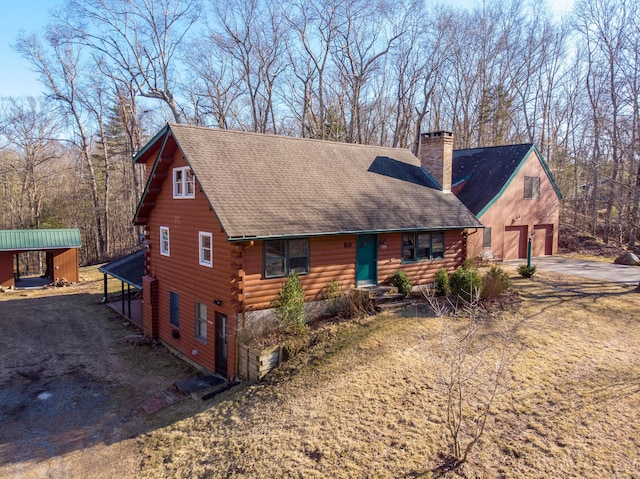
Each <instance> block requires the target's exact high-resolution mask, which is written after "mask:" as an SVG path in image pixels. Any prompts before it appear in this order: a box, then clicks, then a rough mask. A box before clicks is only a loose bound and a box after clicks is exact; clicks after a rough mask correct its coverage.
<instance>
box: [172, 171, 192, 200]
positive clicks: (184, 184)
mask: <svg viewBox="0 0 640 479" xmlns="http://www.w3.org/2000/svg"><path fill="white" fill-rule="evenodd" d="M178 173H183V175H182V178H181V179H180V181H179V182H178V180H177V178H176V177H177V176H178ZM189 174H190V175H191V181H188V175H189ZM172 178H173V199H176V200H181V199H190V198H195V197H196V177H195V175H194V174H193V170H192V169H191V168H190V167H189V166H180V167H178V168H174V169H173V175H172ZM178 185H180V186H181V189H182V192H178ZM189 185H191V193H189V192H188V191H189V188H188V186H189Z"/></svg>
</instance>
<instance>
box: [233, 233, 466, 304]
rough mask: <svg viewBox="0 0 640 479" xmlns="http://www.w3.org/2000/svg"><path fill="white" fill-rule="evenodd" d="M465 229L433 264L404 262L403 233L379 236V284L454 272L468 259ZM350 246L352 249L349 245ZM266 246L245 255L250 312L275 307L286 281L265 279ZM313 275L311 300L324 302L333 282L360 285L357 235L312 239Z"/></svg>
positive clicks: (305, 280) (306, 282)
mask: <svg viewBox="0 0 640 479" xmlns="http://www.w3.org/2000/svg"><path fill="white" fill-rule="evenodd" d="M465 243H466V242H465V235H464V230H452V231H446V232H445V257H444V259H436V260H431V261H418V262H412V263H402V261H401V258H402V233H387V234H380V235H378V244H379V245H382V244H384V245H385V246H386V248H380V246H379V247H378V263H377V264H378V283H384V282H385V281H386V280H387V279H388V277H389V276H391V275H392V274H393V273H394V272H395V271H397V270H403V271H405V272H406V273H407V276H408V277H409V280H410V281H411V283H412V284H413V285H418V284H426V283H432V282H433V280H434V277H435V274H436V272H437V271H438V270H439V269H440V268H446V269H447V270H448V271H453V270H454V269H455V268H457V267H458V266H460V265H461V264H462V262H463V261H464V260H465V258H466V256H465V254H466V253H465ZM346 245H350V246H346ZM262 254H263V245H262V241H256V243H255V245H254V246H253V247H252V248H250V249H248V250H246V251H245V255H244V265H245V270H244V307H245V309H246V310H256V309H265V308H269V307H271V304H272V302H273V300H274V299H275V298H276V296H277V294H278V291H279V290H280V288H282V285H283V284H284V282H285V281H286V278H269V279H263V261H262ZM309 255H310V257H309V263H310V265H309V274H302V275H300V283H301V284H302V287H303V289H304V291H305V294H306V298H307V300H309V301H313V300H320V299H322V298H323V295H324V294H325V293H326V289H327V285H328V284H329V282H331V281H337V282H339V283H340V285H341V286H342V288H343V289H344V290H348V289H350V288H354V287H355V285H356V267H355V265H356V236H355V235H346V236H327V237H319V238H311V239H310V240H309Z"/></svg>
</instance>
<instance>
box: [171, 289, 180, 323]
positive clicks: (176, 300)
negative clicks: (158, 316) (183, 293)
mask: <svg viewBox="0 0 640 479" xmlns="http://www.w3.org/2000/svg"><path fill="white" fill-rule="evenodd" d="M169 323H171V325H172V326H175V327H176V328H179V327H180V295H179V294H178V293H176V292H175V291H169Z"/></svg>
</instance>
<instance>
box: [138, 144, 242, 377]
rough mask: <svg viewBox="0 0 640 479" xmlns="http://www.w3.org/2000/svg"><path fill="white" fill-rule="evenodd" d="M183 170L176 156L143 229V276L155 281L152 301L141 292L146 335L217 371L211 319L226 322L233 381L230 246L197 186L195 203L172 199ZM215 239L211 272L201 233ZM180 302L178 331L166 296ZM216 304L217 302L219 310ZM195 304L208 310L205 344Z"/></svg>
mask: <svg viewBox="0 0 640 479" xmlns="http://www.w3.org/2000/svg"><path fill="white" fill-rule="evenodd" d="M182 166H187V164H186V162H184V160H183V159H182V157H181V155H180V153H179V150H176V155H175V157H174V158H173V162H172V163H171V164H170V166H169V174H168V175H167V177H166V178H165V180H164V182H163V185H162V189H161V192H160V193H159V194H158V196H157V198H156V204H155V205H154V207H153V209H152V210H151V214H150V216H149V220H148V223H147V225H146V238H147V241H148V242H149V244H150V248H149V250H148V252H147V271H146V273H147V275H149V276H151V277H152V278H155V279H156V280H157V281H156V286H155V288H157V294H156V297H153V298H150V297H148V295H150V293H151V291H152V289H151V288H147V289H143V309H144V310H146V309H147V308H153V314H152V313H150V312H147V311H144V312H143V315H144V316H145V318H147V316H148V318H149V319H147V322H152V323H153V319H152V317H153V316H154V315H155V317H157V320H155V323H157V324H155V323H154V324H150V325H148V326H147V324H146V323H145V330H150V331H153V332H156V331H157V333H156V334H157V337H158V338H159V339H161V340H162V341H163V342H165V343H166V344H167V345H168V346H170V347H171V348H173V349H175V350H177V351H179V352H180V353H182V354H184V355H185V356H187V357H188V358H190V359H191V360H193V361H195V362H196V363H198V364H200V365H202V366H204V367H205V368H206V369H208V370H210V371H215V370H216V364H215V355H216V350H215V348H216V331H215V313H216V311H217V312H220V313H222V314H224V315H226V316H227V346H228V347H227V349H228V357H227V365H228V367H227V376H228V377H234V376H235V349H236V348H235V329H236V328H235V320H236V313H237V310H236V306H235V304H234V303H233V302H232V299H233V298H232V294H231V293H232V287H233V284H232V269H231V249H232V245H231V243H229V242H228V241H227V238H226V235H225V234H224V232H223V231H222V229H221V227H220V224H219V222H218V221H217V219H216V217H215V215H214V214H213V213H212V211H211V208H210V206H209V203H208V201H207V199H206V197H205V196H204V194H203V193H202V191H201V190H200V187H199V185H198V184H197V183H196V187H195V198H192V199H191V198H182V199H174V198H173V185H172V169H173V168H176V167H182ZM161 226H166V227H168V228H169V239H170V255H169V256H163V255H161V254H160V227H161ZM200 232H207V233H211V234H212V236H213V267H207V266H202V265H200V264H199V254H200V251H199V241H198V240H199V233H200ZM171 292H174V293H177V294H178V297H179V322H180V325H179V327H175V326H173V325H172V324H170V304H169V301H170V299H169V298H170V293H171ZM215 301H219V302H220V305H217V304H216V302H215ZM196 302H198V303H202V304H205V305H206V306H207V334H206V339H205V340H201V339H199V338H196V336H195V333H196Z"/></svg>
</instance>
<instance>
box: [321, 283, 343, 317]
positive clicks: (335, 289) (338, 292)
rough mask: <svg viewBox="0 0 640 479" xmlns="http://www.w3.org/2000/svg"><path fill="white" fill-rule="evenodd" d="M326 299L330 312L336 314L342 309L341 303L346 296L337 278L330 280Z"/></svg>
mask: <svg viewBox="0 0 640 479" xmlns="http://www.w3.org/2000/svg"><path fill="white" fill-rule="evenodd" d="M326 291H327V292H326V295H325V300H326V302H327V312H328V313H329V314H335V313H337V312H338V311H339V309H340V303H341V300H342V298H343V296H344V291H343V290H342V287H341V286H340V283H339V282H337V281H336V280H335V279H334V280H331V281H329V284H327V288H326Z"/></svg>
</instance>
